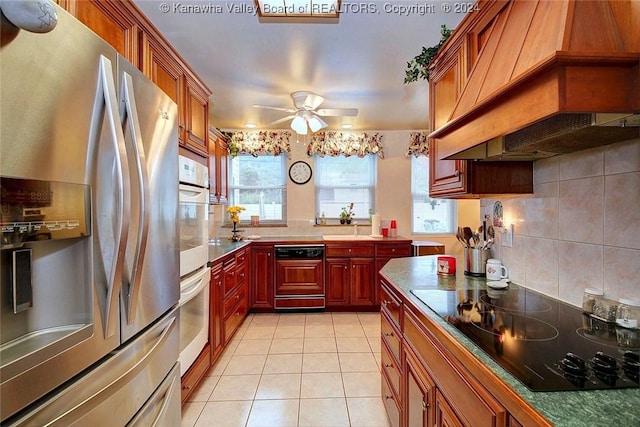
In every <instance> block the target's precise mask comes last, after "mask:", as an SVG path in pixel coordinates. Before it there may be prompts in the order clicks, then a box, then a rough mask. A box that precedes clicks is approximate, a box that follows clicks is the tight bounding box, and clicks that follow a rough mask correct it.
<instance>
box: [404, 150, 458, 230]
mask: <svg viewBox="0 0 640 427" xmlns="http://www.w3.org/2000/svg"><path fill="white" fill-rule="evenodd" d="M411 200H412V208H411V232H412V233H414V234H443V233H453V232H454V229H455V227H456V218H457V205H456V202H455V200H447V199H432V198H431V197H429V158H428V157H425V156H420V157H411Z"/></svg>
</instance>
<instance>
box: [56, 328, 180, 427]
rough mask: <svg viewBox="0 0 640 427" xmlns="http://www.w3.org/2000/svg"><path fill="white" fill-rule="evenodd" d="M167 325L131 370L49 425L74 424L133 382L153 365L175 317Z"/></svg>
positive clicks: (169, 333) (169, 332) (168, 334)
mask: <svg viewBox="0 0 640 427" xmlns="http://www.w3.org/2000/svg"><path fill="white" fill-rule="evenodd" d="M168 323H169V324H168V325H167V326H166V327H165V328H164V330H163V331H162V333H161V334H160V336H159V337H158V338H157V339H156V342H155V343H154V344H153V347H151V348H150V349H149V351H147V352H146V354H145V355H144V356H143V357H142V358H141V359H140V360H138V361H137V362H136V363H135V364H134V365H133V366H131V368H129V369H128V370H127V371H126V372H124V373H123V374H122V375H120V376H119V377H118V378H116V379H115V380H113V381H112V382H111V383H109V384H107V385H106V386H105V387H104V388H102V389H101V390H99V391H98V392H96V393H94V394H92V395H91V396H89V397H87V398H85V399H84V400H82V402H80V403H78V404H77V405H74V406H73V407H72V408H70V409H69V410H68V411H65V412H64V413H62V414H60V415H59V416H58V417H56V418H55V419H53V420H51V423H50V424H51V425H71V424H73V423H74V420H78V419H80V418H81V417H82V416H84V415H85V414H88V413H89V412H91V411H92V410H93V409H94V408H96V407H97V406H99V405H100V404H102V403H103V402H104V401H106V400H108V398H109V397H110V396H113V395H115V393H116V391H117V390H119V389H121V388H123V387H124V386H125V385H126V384H127V383H129V382H130V381H132V380H133V378H135V377H136V376H137V375H138V374H140V373H141V372H142V371H143V370H144V369H146V368H147V367H148V366H149V365H151V364H152V363H153V359H154V357H156V353H157V352H158V351H159V350H160V348H161V347H162V346H163V345H164V344H165V342H166V341H167V340H168V338H169V336H170V335H171V332H172V331H173V328H175V327H176V323H177V321H176V317H172V318H171V320H170V321H169V322H168Z"/></svg>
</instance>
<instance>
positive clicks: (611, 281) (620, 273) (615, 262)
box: [604, 246, 640, 300]
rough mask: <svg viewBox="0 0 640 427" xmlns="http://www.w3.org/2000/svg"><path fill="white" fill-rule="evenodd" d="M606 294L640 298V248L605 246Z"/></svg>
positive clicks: (615, 298)
mask: <svg viewBox="0 0 640 427" xmlns="http://www.w3.org/2000/svg"><path fill="white" fill-rule="evenodd" d="M604 294H605V296H606V297H607V298H609V299H613V300H617V299H618V298H620V297H623V298H625V297H626V298H632V299H636V300H640V250H637V249H625V248H613V247H608V246H605V247H604Z"/></svg>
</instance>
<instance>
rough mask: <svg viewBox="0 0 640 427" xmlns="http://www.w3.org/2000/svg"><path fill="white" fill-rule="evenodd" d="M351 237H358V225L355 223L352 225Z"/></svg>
mask: <svg viewBox="0 0 640 427" xmlns="http://www.w3.org/2000/svg"><path fill="white" fill-rule="evenodd" d="M353 235H354V236H357V235H358V223H357V222H354V223H353Z"/></svg>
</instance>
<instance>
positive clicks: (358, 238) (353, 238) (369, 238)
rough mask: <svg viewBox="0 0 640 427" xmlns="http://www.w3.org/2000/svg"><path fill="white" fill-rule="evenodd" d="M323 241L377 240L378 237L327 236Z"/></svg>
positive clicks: (324, 236)
mask: <svg viewBox="0 0 640 427" xmlns="http://www.w3.org/2000/svg"><path fill="white" fill-rule="evenodd" d="M322 239H323V240H376V237H371V236H367V235H366V234H365V235H356V234H325V235H323V236H322Z"/></svg>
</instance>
